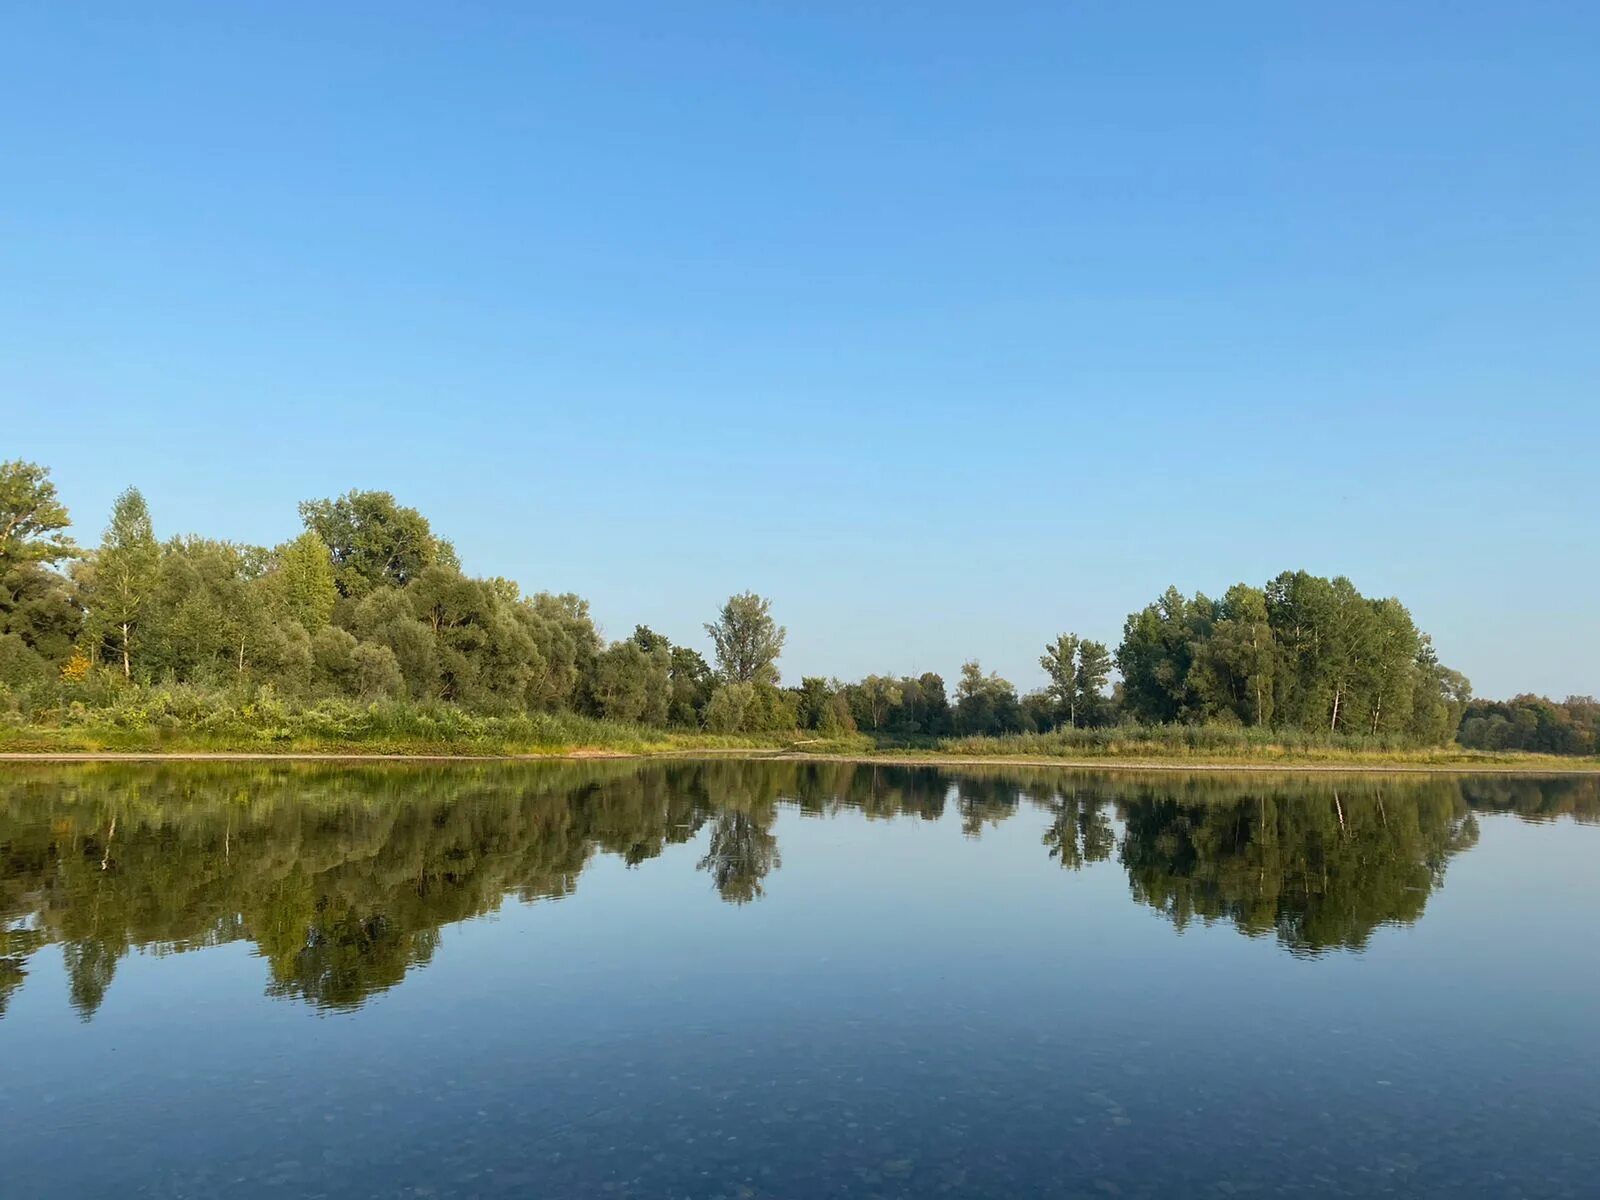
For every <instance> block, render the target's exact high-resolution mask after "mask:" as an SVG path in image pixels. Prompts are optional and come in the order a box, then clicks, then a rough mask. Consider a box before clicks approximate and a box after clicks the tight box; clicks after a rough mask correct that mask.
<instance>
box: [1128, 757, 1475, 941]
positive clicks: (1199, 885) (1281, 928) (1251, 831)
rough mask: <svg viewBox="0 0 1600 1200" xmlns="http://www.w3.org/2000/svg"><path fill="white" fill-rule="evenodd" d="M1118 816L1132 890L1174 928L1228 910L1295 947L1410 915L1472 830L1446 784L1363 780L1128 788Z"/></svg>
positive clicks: (1359, 933)
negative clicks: (1189, 795)
mask: <svg viewBox="0 0 1600 1200" xmlns="http://www.w3.org/2000/svg"><path fill="white" fill-rule="evenodd" d="M1386 791H1387V793H1388V794H1387V795H1386ZM1308 793H1309V794H1308ZM1122 818H1123V827H1124V835H1123V841H1122V863H1123V865H1124V866H1125V867H1126V868H1127V870H1128V880H1129V883H1130V885H1131V887H1132V889H1133V895H1134V897H1135V899H1137V900H1139V901H1140V902H1142V903H1145V904H1148V905H1150V906H1151V907H1153V908H1155V909H1157V910H1158V911H1160V912H1161V913H1163V914H1165V915H1166V916H1167V917H1168V918H1170V919H1171V921H1172V922H1173V924H1174V925H1176V926H1177V927H1178V928H1179V929H1182V928H1184V927H1185V926H1186V925H1187V924H1188V923H1189V922H1190V921H1192V920H1195V919H1197V918H1198V919H1200V920H1202V921H1206V922H1210V921H1216V920H1225V921H1229V922H1231V923H1232V924H1233V925H1235V926H1236V927H1237V928H1238V929H1239V930H1240V931H1241V932H1243V933H1246V934H1249V935H1251V936H1260V935H1264V934H1269V933H1271V934H1276V936H1277V938H1278V941H1279V942H1280V943H1281V944H1282V945H1283V946H1284V947H1285V948H1286V949H1288V950H1290V951H1291V952H1293V953H1296V954H1317V953H1321V952H1322V951H1325V950H1328V949H1332V948H1339V947H1342V948H1345V949H1352V950H1359V949H1361V948H1362V947H1364V946H1365V945H1366V944H1367V940H1368V938H1369V937H1370V936H1371V934H1372V931H1373V930H1374V929H1376V928H1378V927H1379V926H1381V925H1395V924H1410V923H1411V922H1414V921H1415V920H1416V919H1417V918H1418V917H1420V916H1421V915H1422V909H1423V906H1424V905H1425V904H1426V903H1427V899H1428V895H1429V893H1430V892H1431V891H1432V890H1433V889H1434V888H1435V887H1437V886H1439V884H1440V883H1441V882H1442V880H1443V878H1444V868H1445V863H1446V861H1447V860H1448V858H1449V857H1450V855H1452V854H1454V853H1456V852H1457V851H1460V850H1463V849H1466V848H1467V847H1469V846H1471V845H1472V844H1473V843H1474V842H1475V841H1476V840H1477V835H1478V827H1477V822H1476V821H1475V819H1474V818H1473V816H1472V814H1471V812H1470V811H1469V810H1468V809H1467V807H1466V804H1465V803H1464V801H1463V800H1462V798H1461V793H1460V789H1459V787H1458V786H1457V785H1456V784H1455V783H1453V782H1449V783H1444V784H1436V785H1426V784H1425V785H1420V786H1417V787H1415V788H1411V789H1407V790H1406V791H1405V792H1404V793H1403V794H1399V795H1396V794H1394V792H1393V789H1392V787H1391V788H1389V789H1386V788H1385V787H1384V786H1380V785H1367V786H1364V787H1360V788H1350V787H1348V786H1346V787H1343V788H1337V789H1332V788H1319V789H1297V790H1296V792H1295V793H1290V794H1286V795H1279V794H1275V793H1272V792H1268V791H1262V792H1261V794H1259V795H1257V796H1254V797H1252V798H1249V799H1233V800H1220V801H1212V802H1209V803H1203V804H1184V803H1181V802H1180V801H1177V800H1172V799H1162V798H1137V797H1136V798H1133V799H1130V800H1128V801H1126V802H1125V803H1124V804H1123V805H1122Z"/></svg>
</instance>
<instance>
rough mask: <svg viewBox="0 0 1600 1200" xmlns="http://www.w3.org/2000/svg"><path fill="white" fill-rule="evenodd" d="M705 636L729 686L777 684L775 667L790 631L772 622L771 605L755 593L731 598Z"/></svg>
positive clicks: (776, 669) (709, 626) (707, 628)
mask: <svg viewBox="0 0 1600 1200" xmlns="http://www.w3.org/2000/svg"><path fill="white" fill-rule="evenodd" d="M706 632H707V633H709V634H710V635H711V641H712V643H713V645H715V646H716V650H717V670H718V672H719V673H720V674H721V676H722V678H723V679H724V680H725V681H726V682H728V683H758V684H768V685H776V684H777V682H778V668H777V665H776V664H777V661H778V656H779V655H780V654H782V653H783V640H784V638H785V637H787V636H788V633H789V631H788V630H787V629H785V628H784V627H783V626H782V625H779V624H778V623H777V622H776V621H774V620H773V619H772V601H770V600H767V599H765V598H763V597H761V596H758V595H756V594H755V593H754V592H742V593H740V594H739V595H737V596H730V597H728V602H727V603H726V604H724V605H723V606H722V612H721V613H719V614H718V616H717V619H716V621H714V622H712V623H711V624H709V625H707V626H706Z"/></svg>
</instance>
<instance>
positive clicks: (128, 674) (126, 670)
mask: <svg viewBox="0 0 1600 1200" xmlns="http://www.w3.org/2000/svg"><path fill="white" fill-rule="evenodd" d="M122 677H123V678H124V679H131V678H133V666H132V664H131V663H130V662H129V661H128V623H127V622H126V621H124V622H123V623H122Z"/></svg>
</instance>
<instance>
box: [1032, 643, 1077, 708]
mask: <svg viewBox="0 0 1600 1200" xmlns="http://www.w3.org/2000/svg"><path fill="white" fill-rule="evenodd" d="M1081 640H1082V639H1081V638H1079V637H1078V635H1077V634H1075V633H1063V634H1059V635H1058V636H1057V637H1056V640H1055V641H1053V642H1051V643H1050V644H1049V645H1047V646H1046V647H1045V648H1044V653H1043V654H1042V655H1040V656H1039V665H1040V666H1041V667H1043V668H1044V673H1045V674H1046V675H1048V676H1049V677H1050V682H1049V684H1048V685H1046V687H1045V691H1047V692H1048V693H1049V694H1050V697H1051V699H1053V700H1054V701H1055V703H1056V708H1057V710H1058V711H1059V712H1064V713H1066V714H1067V724H1068V725H1070V726H1076V725H1077V724H1078V645H1079V643H1080V641H1081Z"/></svg>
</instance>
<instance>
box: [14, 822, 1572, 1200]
mask: <svg viewBox="0 0 1600 1200" xmlns="http://www.w3.org/2000/svg"><path fill="white" fill-rule="evenodd" d="M1391 803H1396V804H1399V803H1403V802H1402V801H1398V800H1393V799H1392V800H1391ZM1050 821H1051V816H1050V814H1049V813H1047V812H1045V811H1043V810H1042V809H1039V808H1036V807H1034V806H1033V805H1031V804H1029V803H1026V802H1025V803H1023V804H1022V805H1021V807H1020V808H1019V810H1018V811H1017V812H1016V813H1015V814H1014V815H1012V816H1011V817H1010V818H1008V819H1006V820H1003V821H1001V822H1000V823H998V824H991V825H985V826H984V828H983V830H982V833H981V836H980V837H979V838H978V839H977V840H973V839H971V838H969V837H966V836H963V832H962V826H961V818H960V813H959V812H957V811H956V809H955V807H954V806H953V805H952V806H951V807H949V808H947V810H946V812H945V814H944V816H943V817H942V818H941V819H940V820H937V821H920V820H914V819H911V818H898V819H894V820H869V819H867V818H865V817H863V816H862V815H860V814H859V813H856V812H850V811H845V812H839V813H837V814H835V815H831V816H827V817H820V816H813V815H807V814H803V813H801V812H799V811H797V810H795V809H794V808H793V807H788V806H782V805H780V806H779V807H778V809H777V810H776V819H775V822H774V823H773V824H772V827H771V833H772V834H773V835H775V837H776V843H777V846H778V847H779V849H780V852H781V860H782V865H781V867H779V868H778V869H776V870H774V871H772V872H771V873H770V874H768V875H767V877H766V878H765V879H764V880H763V881H762V887H763V891H764V895H763V896H762V897H761V898H760V899H758V900H755V901H754V902H751V903H746V904H740V905H736V904H727V903H723V902H721V901H720V900H719V899H718V897H717V895H716V893H715V892H714V891H713V890H712V889H711V886H710V884H709V883H708V879H707V874H706V872H705V871H703V870H697V869H696V868H697V866H698V865H699V864H701V862H702V860H703V859H704V858H705V856H706V853H707V846H708V838H709V836H710V833H711V827H710V825H709V824H708V825H706V826H703V827H702V828H701V829H700V830H699V832H698V833H697V834H696V835H695V836H694V838H693V839H692V840H691V841H689V842H688V843H685V844H681V845H669V846H667V847H666V848H665V849H664V851H663V852H662V853H661V854H660V856H659V857H656V858H652V859H648V860H647V861H645V862H643V863H642V864H641V865H640V866H638V867H636V868H632V869H630V868H627V867H625V866H624V864H623V862H622V860H621V859H620V858H618V857H616V856H614V855H603V856H597V857H595V858H593V859H591V861H590V863H589V865H588V866H587V868H586V869H585V870H584V872H583V875H582V879H581V882H580V883H579V885H578V886H577V887H576V889H575V891H574V892H573V893H572V894H571V895H569V896H567V897H566V898H564V899H562V900H560V901H556V902H548V901H542V902H536V903H531V904H525V903H519V902H515V901H508V902H507V903H506V904H505V905H504V906H503V907H501V908H500V909H499V910H498V911H497V912H495V913H493V914H491V915H487V916H482V917H477V918H474V919H471V920H468V921H465V922H461V923H458V924H453V925H450V926H447V927H446V928H445V930H444V931H443V935H442V944H441V946H440V948H439V949H438V951H437V952H436V953H435V954H434V956H433V958H432V960H431V962H430V963H429V964H428V965H426V966H423V967H420V968H417V967H414V968H413V969H412V970H411V971H410V972H409V974H408V975H407V976H406V978H405V979H404V981H403V982H402V983H401V984H400V985H399V986H397V987H393V988H391V989H389V990H387V991H383V992H381V993H379V994H377V995H375V996H373V997H372V998H371V999H370V1000H368V1002H367V1003H366V1004H365V1006H364V1007H362V1008H360V1009H359V1010H354V1011H329V1012H326V1013H321V1014H319V1013H318V1012H317V1011H316V1010H315V1009H314V1008H312V1007H311V1006H309V1005H307V1004H306V1003H304V1002H303V1001H300V1000H297V999H289V1000H284V999H267V998H265V997H264V995H263V980H264V976H265V974H266V971H265V964H264V963H263V961H262V960H261V959H260V958H259V957H257V956H256V955H255V954H254V953H253V948H252V945H251V943H250V942H248V941H235V942H231V943H228V944H225V945H220V946H215V947H211V948H207V949H203V950H198V951H191V952H185V953H180V954H167V955H157V954H154V953H135V954H132V955H130V956H129V957H128V958H126V959H125V960H124V961H123V962H122V963H121V964H120V965H119V966H118V968H117V973H116V977H115V981H114V983H113V984H112V986H111V987H110V988H109V990H108V992H107V995H106V999H105V1001H104V1003H103V1005H102V1006H101V1008H100V1009H99V1011H98V1012H97V1013H96V1014H95V1016H94V1019H93V1020H92V1021H90V1022H88V1023H84V1022H82V1021H80V1020H79V1018H78V1016H77V1014H76V1013H75V1012H74V1011H73V1010H72V1008H71V1007H70V1006H69V1005H67V1004H66V1003H65V997H66V994H67V988H68V984H67V980H66V978H65V975H64V973H63V970H62V967H61V955H60V951H59V948H57V947H53V946H52V947H46V948H45V949H43V950H41V951H39V952H38V953H36V954H35V955H34V956H33V958H32V959H31V961H30V962H29V965H28V970H29V976H28V978H27V980H26V983H25V985H24V986H22V987H21V988H20V989H19V990H18V991H17V992H16V994H15V995H14V997H13V998H12V1001H11V1005H10V1009H9V1011H8V1013H7V1015H6V1016H5V1018H4V1019H3V1020H0V1062H3V1064H4V1066H3V1071H4V1080H5V1086H4V1088H3V1089H0V1121H3V1127H4V1128H5V1129H7V1130H9V1131H11V1132H10V1133H9V1134H8V1135H7V1136H6V1141H7V1142H8V1143H9V1146H8V1149H7V1151H6V1154H5V1163H4V1167H5V1173H6V1179H7V1183H6V1186H5V1188H4V1190H5V1192H6V1194H8V1195H16V1196H28V1197H52V1196H83V1195H101V1194H104V1195H110V1194H118V1195H152V1196H153V1195H162V1196H174V1195H196V1196H201V1195H213V1194H218V1193H221V1192H224V1191H226V1192H228V1193H230V1194H233V1195H245V1196H254V1195H262V1196H278V1195H282V1196H315V1195H330V1196H395V1195H411V1194H418V1195H441V1196H449V1195H462V1196H465V1195H502V1194H503V1195H535V1196H567V1195H572V1196H578V1195H603V1194H610V1195H622V1196H628V1195H635V1196H662V1197H665V1196H695V1197H701V1196H730V1197H731V1196H795V1197H800V1196H805V1197H809V1196H819V1195H859V1196H921V1195H930V1194H940V1193H947V1194H951V1195H962V1196H991V1195H993V1196H1010V1195H1023V1194H1033V1195H1036V1194H1043V1193H1057V1194H1074V1193H1083V1194H1088V1195H1100V1194H1106V1195H1117V1194H1120V1195H1162V1196H1170V1195H1232V1194H1242V1193H1244V1192H1247V1191H1249V1190H1252V1189H1254V1190H1259V1191H1262V1192H1264V1193H1267V1194H1289V1193H1299V1194H1315V1195H1340V1194H1349V1195H1373V1194H1394V1195H1438V1196H1458V1195H1530V1196H1560V1195H1573V1196H1577V1195H1591V1194H1593V1193H1592V1187H1593V1171H1592V1168H1593V1163H1594V1157H1593V1148H1594V1146H1595V1145H1596V1138H1597V1137H1600V1086H1597V1083H1596V1081H1597V1080H1600V1031H1597V1029H1596V1027H1595V1025H1594V1022H1593V1019H1592V1017H1593V996H1594V995H1595V994H1596V987H1597V985H1600V955H1596V953H1595V949H1594V948H1595V940H1594V937H1593V933H1592V930H1591V929H1590V914H1592V912H1593V911H1594V910H1595V907H1596V900H1597V899H1600V885H1597V884H1596V883H1595V881H1594V876H1593V862H1594V858H1595V854H1596V851H1597V850H1600V828H1596V827H1594V826H1589V825H1580V824H1576V823H1573V822H1571V821H1567V820H1562V821H1559V822H1549V823H1544V824H1531V823H1527V822H1524V821H1521V820H1519V819H1517V818H1516V817H1513V816H1509V815H1496V814H1480V815H1478V817H1477V821H1478V825H1479V829H1480V836H1479V838H1478V841H1477V843H1476V845H1473V846H1471V847H1470V848H1467V849H1464V850H1461V851H1460V852H1459V853H1456V854H1455V855H1454V856H1453V857H1451V858H1450V859H1449V862H1448V867H1447V869H1446V873H1445V878H1444V882H1443V884H1442V885H1440V886H1439V887H1436V888H1434V889H1433V890H1432V892H1431V893H1430V894H1429V895H1428V896H1427V897H1426V909H1425V912H1424V915H1423V916H1422V917H1421V919H1420V920H1418V921H1417V922H1416V923H1414V924H1411V925H1405V926H1398V927H1396V926H1384V927H1380V928H1378V929H1377V930H1376V931H1375V932H1374V933H1373V934H1372V935H1371V937H1370V940H1369V941H1368V944H1367V946H1366V949H1365V950H1364V951H1362V952H1359V953H1352V952H1346V951H1334V952H1331V953H1328V954H1325V955H1323V956H1321V957H1314V958H1307V957H1303V956H1296V955H1294V954H1290V953H1287V952H1286V951H1285V948H1284V947H1283V946H1282V945H1281V944H1280V943H1279V942H1278V940H1277V939H1275V938H1274V937H1273V936H1271V935H1270V934H1269V935H1267V936H1260V937H1253V938H1252V937H1245V936H1242V935H1241V934H1240V933H1239V932H1238V930H1237V929H1236V928H1234V926H1233V925H1232V924H1230V923H1229V922H1227V921H1217V922H1215V923H1212V924H1210V925H1207V924H1205V923H1204V922H1201V921H1194V922H1191V923H1190V924H1189V925H1188V926H1187V927H1186V928H1185V929H1184V931H1183V932H1182V933H1181V934H1180V933H1178V932H1177V931H1176V930H1175V927H1174V925H1173V923H1172V922H1171V921H1169V920H1168V919H1166V918H1165V917H1164V916H1162V915H1161V914H1160V913H1158V912H1157V911H1155V910H1154V909H1152V908H1151V907H1149V906H1147V905H1145V904H1140V903H1135V902H1134V901H1133V900H1132V899H1131V898H1130V883H1129V875H1128V872H1127V870H1125V869H1124V867H1123V866H1122V864H1121V863H1120V862H1119V860H1118V855H1117V854H1116V853H1115V852H1114V853H1113V854H1112V856H1111V858H1110V860H1108V861H1104V862H1099V863H1093V864H1090V865H1088V866H1087V867H1085V868H1084V869H1083V870H1081V871H1069V870H1063V869H1062V868H1061V866H1060V865H1059V864H1058V863H1057V862H1056V861H1054V860H1052V859H1051V858H1050V857H1049V854H1048V852H1047V850H1046V849H1045V847H1044V845H1043V843H1042V838H1043V835H1044V832H1045V830H1046V828H1047V827H1048V826H1049V824H1050Z"/></svg>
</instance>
